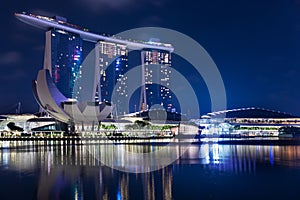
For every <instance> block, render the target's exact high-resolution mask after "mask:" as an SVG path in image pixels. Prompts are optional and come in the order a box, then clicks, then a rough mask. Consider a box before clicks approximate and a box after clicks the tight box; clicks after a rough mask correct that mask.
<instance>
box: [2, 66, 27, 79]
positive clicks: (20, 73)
mask: <svg viewBox="0 0 300 200" xmlns="http://www.w3.org/2000/svg"><path fill="white" fill-rule="evenodd" d="M27 76H28V75H27V74H26V73H25V71H24V69H16V70H14V71H13V73H5V76H2V77H1V81H5V82H8V81H16V80H21V79H24V78H26V77H27Z"/></svg>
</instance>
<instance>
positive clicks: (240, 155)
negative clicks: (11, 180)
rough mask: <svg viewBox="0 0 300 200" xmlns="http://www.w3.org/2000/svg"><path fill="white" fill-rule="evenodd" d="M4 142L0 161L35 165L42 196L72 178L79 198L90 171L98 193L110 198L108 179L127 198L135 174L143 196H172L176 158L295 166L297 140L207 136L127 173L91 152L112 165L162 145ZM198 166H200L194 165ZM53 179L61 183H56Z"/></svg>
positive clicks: (231, 167) (244, 167)
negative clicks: (164, 160) (246, 141)
mask: <svg viewBox="0 0 300 200" xmlns="http://www.w3.org/2000/svg"><path fill="white" fill-rule="evenodd" d="M6 145H7V146H8V147H9V146H10V145H12V146H13V148H5V149H2V150H0V161H1V165H2V166H6V167H7V168H8V169H10V170H16V171H19V172H28V171H33V170H36V169H39V171H40V179H39V184H38V190H37V192H38V194H37V196H38V197H39V198H42V199H47V198H48V197H49V194H50V193H51V192H53V187H55V191H56V192H58V193H59V192H61V191H62V190H63V189H62V188H63V187H64V186H63V184H62V183H71V182H73V183H76V184H73V185H72V188H73V190H72V191H73V196H72V197H73V198H74V199H82V198H83V197H84V193H85V192H86V191H85V190H86V189H84V188H85V187H84V184H85V181H84V180H83V179H82V176H85V177H91V178H92V180H94V184H95V188H96V190H97V191H95V192H96V193H97V199H109V195H108V194H111V191H110V190H109V189H108V187H110V186H109V184H108V183H111V181H114V182H117V183H118V184H117V185H116V188H117V190H116V191H115V197H120V198H122V199H128V198H129V197H130V194H131V192H130V187H137V186H132V182H130V179H134V180H139V181H140V182H141V184H142V185H143V186H142V187H143V188H146V189H145V190H144V194H143V195H144V197H145V198H148V199H153V198H154V197H155V194H154V191H161V190H163V191H164V193H163V197H164V199H172V187H173V186H172V182H173V171H174V170H176V167H177V166H179V165H177V164H178V163H179V164H180V165H185V164H188V165H191V164H196V165H202V166H204V169H207V170H218V171H221V172H229V173H234V174H240V173H250V174H251V173H255V172H256V170H257V166H258V165H259V163H263V164H264V165H265V164H270V165H285V166H293V167H300V162H299V160H300V146H254V145H219V144H217V143H211V142H209V143H204V144H203V145H191V146H190V147H189V149H188V150H187V151H186V152H185V153H184V154H183V155H182V156H181V158H180V159H179V160H178V161H177V162H176V163H174V164H173V165H172V166H169V167H166V168H162V169H160V170H159V171H156V172H152V173H145V174H135V175H130V173H122V172H118V171H115V170H113V169H110V168H107V167H104V166H103V165H102V164H101V163H100V162H99V161H97V160H96V159H94V157H93V155H91V152H93V153H95V154H100V155H101V156H102V157H103V159H106V160H108V161H109V162H113V164H114V165H118V166H120V167H124V165H125V164H126V162H127V160H126V159H127V158H126V157H125V156H124V154H123V152H124V151H127V152H148V151H149V149H150V150H151V151H152V150H153V149H154V150H155V151H158V150H159V149H160V148H162V146H151V145H132V144H130V145H107V144H102V145H94V144H93V145H85V147H83V145H67V144H64V143H63V142H62V143H59V142H56V143H51V145H50V146H49V145H48V146H47V145H45V143H43V142H41V143H39V142H34V143H33V145H32V146H28V144H27V143H19V145H20V146H22V147H24V145H25V146H26V145H27V146H28V147H26V148H19V149H15V148H16V146H17V144H16V143H7V144H6ZM115 150H116V151H115ZM169 150H170V151H176V152H180V150H181V146H179V145H173V146H172V148H171V149H169ZM114 152H117V154H114ZM201 169H203V168H199V170H201ZM154 174H156V175H155V176H154ZM155 177H156V178H155ZM157 177H159V179H157ZM157 181H159V183H157ZM57 183H61V186H60V185H57ZM130 185H131V186H130ZM160 187H161V188H160ZM162 188H163V189H162Z"/></svg>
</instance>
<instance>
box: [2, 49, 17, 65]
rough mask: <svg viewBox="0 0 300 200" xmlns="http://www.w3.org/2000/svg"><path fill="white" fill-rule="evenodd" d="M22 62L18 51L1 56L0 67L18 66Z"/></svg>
mask: <svg viewBox="0 0 300 200" xmlns="http://www.w3.org/2000/svg"><path fill="white" fill-rule="evenodd" d="M21 60H22V55H21V54H20V53H19V52H16V51H10V52H7V53H1V54H0V65H12V64H18V63H20V62H21Z"/></svg>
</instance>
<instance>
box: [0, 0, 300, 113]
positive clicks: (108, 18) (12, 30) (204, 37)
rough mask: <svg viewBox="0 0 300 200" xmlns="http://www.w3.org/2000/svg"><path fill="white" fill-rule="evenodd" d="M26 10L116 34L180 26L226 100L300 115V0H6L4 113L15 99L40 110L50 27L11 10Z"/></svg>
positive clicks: (1, 53) (205, 103) (1, 58)
mask: <svg viewBox="0 0 300 200" xmlns="http://www.w3.org/2000/svg"><path fill="white" fill-rule="evenodd" d="M22 11H26V12H29V13H33V14H40V15H45V16H50V17H51V16H54V15H60V16H64V17H66V18H67V19H68V21H69V22H70V23H73V24H76V25H80V26H82V27H86V28H88V29H89V30H90V31H91V32H96V33H109V34H117V33H119V32H122V31H125V30H128V29H132V28H139V27H146V26H155V27H164V28H169V29H173V30H176V31H179V32H182V33H184V34H186V35H188V36H190V37H191V38H193V39H195V40H196V41H197V42H198V43H199V44H201V45H202V46H203V47H204V48H205V49H206V51H207V52H208V53H209V54H210V56H211V57H212V59H213V60H214V62H215V63H216V65H217V67H218V69H219V71H220V73H221V75H222V78H223V81H224V85H225V89H226V93H227V107H228V108H230V109H231V108H241V107H261V108H267V109H272V110H278V111H282V112H287V113H290V114H293V115H298V116H300V106H298V102H299V101H300V90H299V89H300V68H299V67H300V48H299V47H300V1H299V0H223V1H221V0H204V1H195V0H185V1H179V0H151V1H148V0H72V1H69V0H64V1H58V0H51V1H48V0H46V1H29V0H22V1H16V0H11V1H6V2H5V4H4V2H2V5H1V7H0V17H1V23H2V24H1V31H0V40H1V42H0V43H1V46H0V91H1V98H0V114H5V113H9V112H14V110H15V108H16V104H17V103H18V102H21V103H22V111H23V113H29V112H30V113H32V112H36V111H38V105H37V103H36V101H35V99H34V97H33V93H32V89H31V82H32V80H33V79H35V78H36V76H37V72H38V70H39V69H41V68H42V65H43V55H44V42H45V34H44V31H43V30H40V29H37V28H34V27H32V26H29V25H27V24H24V23H23V22H20V21H19V20H18V19H16V18H15V16H14V13H15V12H22ZM174 65H175V67H177V68H180V67H181V68H182V67H184V66H178V65H180V64H177V66H176V63H174ZM189 72H191V73H190V74H189ZM185 75H186V76H187V78H188V79H189V80H190V81H191V83H192V84H193V85H194V88H195V91H196V92H197V95H198V97H199V101H200V106H201V112H202V114H205V112H208V111H210V104H209V97H207V89H206V88H205V87H203V80H201V78H200V79H199V78H196V77H194V76H193V73H192V71H189V70H187V71H186V72H185ZM197 86H199V87H197Z"/></svg>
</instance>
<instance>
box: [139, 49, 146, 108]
mask: <svg viewBox="0 0 300 200" xmlns="http://www.w3.org/2000/svg"><path fill="white" fill-rule="evenodd" d="M144 61H145V52H144V51H141V63H142V74H141V75H142V88H141V96H140V111H144V110H146V109H147V98H146V81H145V62H144Z"/></svg>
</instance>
